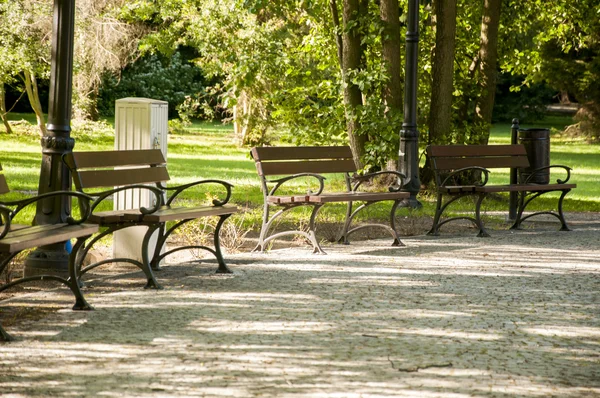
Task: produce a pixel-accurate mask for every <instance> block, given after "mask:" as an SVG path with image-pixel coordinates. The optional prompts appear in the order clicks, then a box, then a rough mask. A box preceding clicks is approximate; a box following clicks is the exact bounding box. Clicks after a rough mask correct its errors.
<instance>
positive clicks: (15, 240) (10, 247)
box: [0, 167, 98, 341]
mask: <svg viewBox="0 0 600 398" xmlns="http://www.w3.org/2000/svg"><path fill="white" fill-rule="evenodd" d="M0 170H2V167H0ZM8 192H9V189H8V185H7V183H6V177H5V176H4V175H3V174H0V194H6V193H8ZM56 196H62V197H71V198H77V199H78V200H79V203H80V206H79V209H80V215H79V218H74V217H73V216H69V217H68V218H67V220H66V222H65V223H60V224H44V225H20V224H15V223H13V220H14V219H15V218H16V217H17V215H18V214H19V213H20V212H21V211H22V210H23V209H24V208H26V207H27V206H30V205H33V204H35V203H37V202H39V201H42V200H45V199H48V198H52V197H56ZM91 199H92V198H91V197H89V196H87V195H85V194H82V193H79V192H71V191H56V192H49V193H45V194H43V195H38V196H35V197H31V198H27V199H23V200H17V201H0V217H1V220H2V224H1V225H0V228H1V230H0V274H1V273H2V272H3V271H4V270H5V269H6V268H7V267H8V265H9V264H10V262H11V260H12V259H13V258H14V257H15V256H16V255H18V254H19V253H21V252H22V251H23V250H26V249H33V248H37V247H40V246H45V245H52V244H57V243H62V242H66V241H67V240H70V239H76V242H75V244H74V245H73V248H72V250H71V253H70V255H69V262H68V275H69V276H68V277H67V278H65V277H62V276H59V275H53V274H39V275H32V276H27V277H22V278H18V279H15V280H13V281H10V282H8V283H5V284H3V285H0V292H2V291H4V290H7V289H9V288H11V287H14V286H17V285H20V284H22V283H27V282H32V281H54V282H60V283H62V284H64V285H65V286H67V287H68V288H69V289H70V290H71V292H72V293H73V295H74V296H75V305H74V306H73V309H74V310H91V309H92V307H91V306H90V305H89V304H88V303H87V301H86V300H85V298H84V296H83V293H82V292H81V290H80V287H79V284H78V283H77V278H76V269H77V268H78V266H79V264H78V262H80V261H81V260H82V259H83V257H81V256H80V255H79V254H80V253H79V252H80V249H81V248H82V246H83V245H84V243H85V241H86V240H87V239H88V238H89V237H90V236H91V235H92V234H94V233H96V232H98V227H97V226H96V225H91V224H84V221H85V220H86V219H87V217H88V216H89V214H90V201H91ZM11 340H13V337H12V336H11V335H9V334H8V333H7V332H6V331H5V330H4V329H3V328H2V325H1V324H0V341H11Z"/></svg>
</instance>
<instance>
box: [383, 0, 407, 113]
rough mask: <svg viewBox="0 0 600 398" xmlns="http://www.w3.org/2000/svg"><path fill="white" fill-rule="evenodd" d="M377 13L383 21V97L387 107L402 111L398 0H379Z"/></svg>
mask: <svg viewBox="0 0 600 398" xmlns="http://www.w3.org/2000/svg"><path fill="white" fill-rule="evenodd" d="M379 14H380V16H381V21H382V22H383V30H382V32H381V46H382V49H381V52H382V56H383V62H384V65H385V70H386V75H387V76H388V77H389V80H388V81H387V84H386V85H385V87H384V88H383V98H384V100H385V103H386V106H387V107H388V108H389V109H394V110H397V111H402V96H403V94H404V93H403V91H402V78H401V75H400V73H401V65H400V12H399V5H398V0H381V3H380V6H379Z"/></svg>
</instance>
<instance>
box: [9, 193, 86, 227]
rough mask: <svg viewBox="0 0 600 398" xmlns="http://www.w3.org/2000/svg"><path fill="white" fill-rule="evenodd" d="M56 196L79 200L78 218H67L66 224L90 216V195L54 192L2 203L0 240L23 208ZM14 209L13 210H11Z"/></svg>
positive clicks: (76, 222)
mask: <svg viewBox="0 0 600 398" xmlns="http://www.w3.org/2000/svg"><path fill="white" fill-rule="evenodd" d="M56 196H67V197H72V198H77V199H78V200H79V210H80V214H79V215H80V217H79V218H74V217H73V216H69V217H67V220H66V222H67V224H71V225H74V224H81V223H83V222H84V221H85V220H87V218H88V217H89V216H90V214H91V211H92V207H91V206H90V202H91V201H93V200H94V198H93V197H91V196H90V195H86V194H84V193H82V192H77V191H54V192H47V193H44V194H41V195H37V196H34V197H31V198H26V199H22V200H15V201H11V202H2V203H0V217H1V218H2V223H3V224H4V225H3V230H2V232H0V239H2V238H4V236H6V234H7V233H8V231H9V230H10V224H11V222H12V220H13V219H14V218H15V217H16V215H17V214H19V212H21V210H23V209H24V208H25V207H27V206H29V205H31V204H33V203H36V202H39V201H40V200H44V199H48V198H52V197H56ZM13 207H14V208H13Z"/></svg>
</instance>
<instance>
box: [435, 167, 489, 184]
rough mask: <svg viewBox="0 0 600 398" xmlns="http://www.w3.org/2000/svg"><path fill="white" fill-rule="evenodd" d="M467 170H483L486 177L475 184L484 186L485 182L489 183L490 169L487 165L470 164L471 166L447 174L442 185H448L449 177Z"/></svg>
mask: <svg viewBox="0 0 600 398" xmlns="http://www.w3.org/2000/svg"><path fill="white" fill-rule="evenodd" d="M465 171H481V172H482V173H483V174H484V179H483V181H482V182H476V183H475V184H474V185H476V186H481V187H482V186H484V185H485V184H487V182H488V179H489V176H490V171H489V170H488V169H486V168H485V167H479V166H470V167H463V168H462V169H456V170H454V171H453V172H452V173H450V174H448V176H446V178H445V179H444V181H442V183H441V184H440V187H444V186H446V182H448V180H449V179H451V178H454V177H455V176H456V175H458V174H461V173H464V172H465Z"/></svg>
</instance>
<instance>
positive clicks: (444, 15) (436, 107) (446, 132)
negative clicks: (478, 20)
mask: <svg viewBox="0 0 600 398" xmlns="http://www.w3.org/2000/svg"><path fill="white" fill-rule="evenodd" d="M433 7H434V15H435V50H434V55H433V69H432V78H433V83H432V85H431V108H430V109H429V144H433V145H445V144H450V133H451V131H452V92H453V90H454V86H453V76H454V50H455V47H456V0H435V1H434V2H433Z"/></svg>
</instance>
